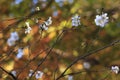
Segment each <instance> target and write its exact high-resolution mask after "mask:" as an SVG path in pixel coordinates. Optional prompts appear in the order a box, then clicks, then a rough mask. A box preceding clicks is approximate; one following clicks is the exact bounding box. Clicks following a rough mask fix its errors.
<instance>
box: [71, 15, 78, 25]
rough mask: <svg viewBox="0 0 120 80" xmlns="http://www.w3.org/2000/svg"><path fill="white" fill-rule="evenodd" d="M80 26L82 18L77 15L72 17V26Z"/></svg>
mask: <svg viewBox="0 0 120 80" xmlns="http://www.w3.org/2000/svg"><path fill="white" fill-rule="evenodd" d="M79 25H80V16H78V15H77V14H76V15H75V16H73V17H72V26H79Z"/></svg>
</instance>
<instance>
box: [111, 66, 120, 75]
mask: <svg viewBox="0 0 120 80" xmlns="http://www.w3.org/2000/svg"><path fill="white" fill-rule="evenodd" d="M111 71H112V72H114V73H116V74H118V72H119V71H120V69H119V67H118V66H112V67H111Z"/></svg>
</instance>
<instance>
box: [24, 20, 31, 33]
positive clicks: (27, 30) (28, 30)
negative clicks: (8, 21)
mask: <svg viewBox="0 0 120 80" xmlns="http://www.w3.org/2000/svg"><path fill="white" fill-rule="evenodd" d="M25 24H26V26H27V29H25V34H27V33H30V31H31V30H32V29H31V27H30V24H29V22H25Z"/></svg>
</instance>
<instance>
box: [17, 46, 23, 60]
mask: <svg viewBox="0 0 120 80" xmlns="http://www.w3.org/2000/svg"><path fill="white" fill-rule="evenodd" d="M23 53H24V52H23V49H21V48H20V49H18V54H17V56H16V57H17V58H18V59H20V58H22V56H23Z"/></svg>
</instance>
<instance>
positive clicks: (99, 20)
mask: <svg viewBox="0 0 120 80" xmlns="http://www.w3.org/2000/svg"><path fill="white" fill-rule="evenodd" d="M108 19H109V17H107V13H104V14H102V15H96V18H95V23H96V25H97V26H101V27H104V26H105V25H106V23H107V22H108Z"/></svg>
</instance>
